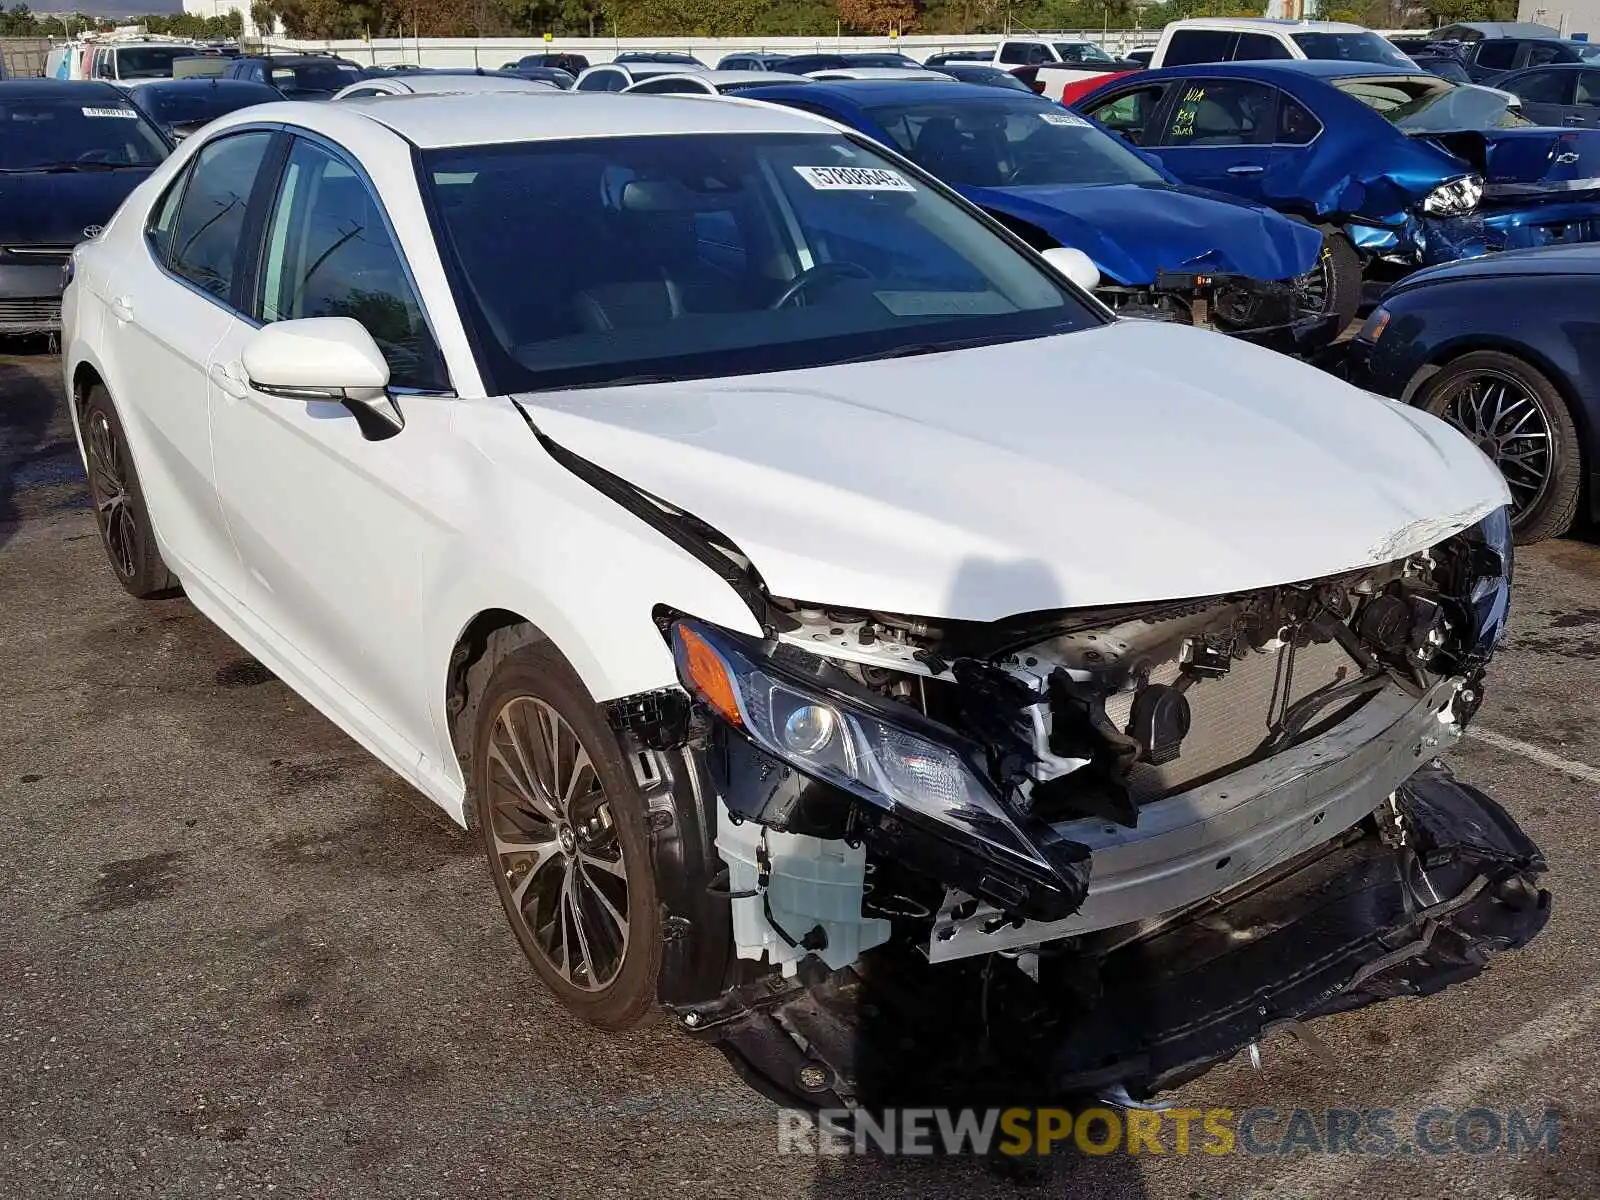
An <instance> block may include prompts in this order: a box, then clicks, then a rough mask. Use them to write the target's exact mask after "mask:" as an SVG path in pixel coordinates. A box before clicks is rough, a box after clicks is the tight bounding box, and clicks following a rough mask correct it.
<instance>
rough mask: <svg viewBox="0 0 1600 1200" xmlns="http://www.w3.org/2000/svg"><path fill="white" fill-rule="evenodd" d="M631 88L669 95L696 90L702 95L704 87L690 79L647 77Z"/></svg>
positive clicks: (637, 90)
mask: <svg viewBox="0 0 1600 1200" xmlns="http://www.w3.org/2000/svg"><path fill="white" fill-rule="evenodd" d="M633 90H634V91H636V92H648V93H651V94H653V95H658V96H670V95H681V94H684V93H687V92H698V93H700V94H701V95H704V94H705V90H706V89H705V88H704V87H702V86H701V85H700V84H698V83H695V82H694V81H693V80H690V79H647V80H645V81H644V82H643V83H636V84H634V85H633Z"/></svg>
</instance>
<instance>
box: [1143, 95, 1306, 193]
mask: <svg viewBox="0 0 1600 1200" xmlns="http://www.w3.org/2000/svg"><path fill="white" fill-rule="evenodd" d="M1176 92H1177V94H1176V96H1175V98H1174V101H1173V102H1172V103H1170V104H1169V105H1168V106H1167V108H1166V110H1165V112H1164V114H1163V117H1162V129H1161V131H1160V136H1159V139H1158V140H1157V141H1155V142H1154V143H1151V142H1150V141H1149V140H1147V141H1146V144H1147V145H1152V147H1153V148H1154V149H1155V151H1156V153H1158V154H1159V155H1160V156H1161V161H1162V162H1163V163H1165V164H1166V166H1167V169H1168V170H1170V171H1171V172H1172V173H1173V174H1174V175H1176V176H1177V177H1178V178H1179V179H1181V180H1183V182H1184V183H1187V184H1191V185H1193V186H1195V187H1205V188H1211V189H1213V190H1215V191H1219V192H1228V193H1230V194H1231V195H1234V196H1242V197H1243V198H1245V199H1246V200H1260V199H1261V195H1262V184H1263V182H1264V178H1263V177H1264V176H1265V175H1266V173H1267V168H1268V167H1269V166H1270V165H1271V163H1272V143H1273V139H1274V132H1275V128H1276V124H1275V123H1276V111H1277V89H1276V88H1273V87H1270V86H1269V85H1267V84H1264V83H1256V82H1255V81H1253V80H1249V79H1206V78H1193V79H1187V80H1184V81H1183V82H1181V83H1179V84H1178V85H1177V88H1176ZM1147 138H1148V135H1147Z"/></svg>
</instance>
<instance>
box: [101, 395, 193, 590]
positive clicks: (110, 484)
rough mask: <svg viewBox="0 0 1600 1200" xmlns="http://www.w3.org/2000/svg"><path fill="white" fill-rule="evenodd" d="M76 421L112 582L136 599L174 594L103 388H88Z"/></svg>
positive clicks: (175, 583)
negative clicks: (80, 425) (79, 423)
mask: <svg viewBox="0 0 1600 1200" xmlns="http://www.w3.org/2000/svg"><path fill="white" fill-rule="evenodd" d="M81 424H82V430H83V446H84V452H85V457H86V458H87V460H88V463H87V465H88V472H89V498H90V500H92V501H93V502H94V512H95V520H96V521H97V522H98V523H99V525H100V540H101V543H102V544H103V545H104V546H105V548H106V557H107V558H109V559H110V560H111V568H112V570H114V571H115V572H116V574H117V582H118V583H120V584H122V586H123V587H124V588H125V589H127V591H128V592H129V593H130V594H132V595H134V596H137V597H139V599H141V600H153V599H158V598H160V597H162V596H170V595H174V594H175V593H176V592H177V591H178V580H177V577H176V576H174V575H173V574H172V572H171V571H169V570H167V564H166V563H165V562H163V561H162V560H161V552H160V551H159V550H158V549H156V538H155V533H154V532H153V531H152V530H151V527H150V511H149V509H147V508H146V507H145V502H144V492H143V490H142V489H141V488H140V487H139V472H138V471H137V470H136V469H135V468H134V465H133V454H132V452H131V451H130V450H129V449H128V440H127V437H126V435H125V434H124V433H123V429H122V422H121V420H120V419H119V418H118V417H117V410H116V407H115V406H114V405H113V404H112V403H111V396H110V395H109V394H108V393H107V392H106V390H105V388H103V387H100V386H99V385H96V386H94V387H92V388H90V389H89V394H88V396H87V397H85V399H84V405H83V415H82V418H81Z"/></svg>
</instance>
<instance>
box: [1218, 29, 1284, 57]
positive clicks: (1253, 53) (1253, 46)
mask: <svg viewBox="0 0 1600 1200" xmlns="http://www.w3.org/2000/svg"><path fill="white" fill-rule="evenodd" d="M1233 57H1234V60H1235V61H1236V62H1247V61H1256V60H1260V59H1267V58H1293V57H1294V55H1292V54H1290V53H1289V47H1287V46H1285V45H1284V44H1283V43H1282V42H1280V41H1279V40H1278V39H1277V38H1275V37H1269V36H1268V35H1267V34H1264V33H1241V34H1240V35H1239V41H1238V43H1237V44H1235V46H1234V47H1233Z"/></svg>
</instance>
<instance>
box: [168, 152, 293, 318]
mask: <svg viewBox="0 0 1600 1200" xmlns="http://www.w3.org/2000/svg"><path fill="white" fill-rule="evenodd" d="M272 137H273V135H272V134H270V133H266V132H255V133H240V134H235V135H234V136H232V137H225V138H218V139H217V140H216V141H214V142H211V143H210V144H208V145H206V146H205V147H203V148H202V149H201V151H200V153H199V154H198V155H196V156H195V159H194V165H193V166H192V167H191V168H190V170H189V182H188V184H187V185H186V186H185V187H184V188H183V199H182V201H181V202H180V203H179V205H178V209H177V212H176V214H175V216H174V217H173V219H172V221H171V225H170V233H169V234H167V235H165V236H163V235H160V234H159V233H158V235H157V236H158V237H162V240H163V241H164V247H163V248H164V250H165V252H166V264H167V269H168V270H170V271H171V272H172V273H173V274H174V275H177V276H179V277H180V278H182V279H187V280H188V281H189V282H190V283H192V284H194V285H195V286H196V287H197V288H199V289H200V290H201V291H203V292H207V293H209V294H210V295H212V296H215V297H217V298H218V299H219V300H223V301H226V302H228V303H229V304H230V305H231V303H232V296H233V283H234V274H235V271H236V269H237V266H238V260H239V245H240V243H241V242H242V241H243V239H244V218H245V210H246V209H247V208H248V207H249V204H250V193H251V191H253V190H254V188H255V183H256V176H257V175H258V174H259V173H260V171H261V163H262V160H263V159H265V157H266V154H267V148H268V147H269V146H270V145H271V143H272ZM159 219H160V218H159V217H158V221H159Z"/></svg>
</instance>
